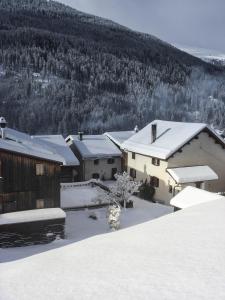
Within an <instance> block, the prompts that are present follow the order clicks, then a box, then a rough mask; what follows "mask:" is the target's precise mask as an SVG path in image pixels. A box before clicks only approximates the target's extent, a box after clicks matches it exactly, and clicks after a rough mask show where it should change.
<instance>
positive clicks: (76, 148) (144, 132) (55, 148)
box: [0, 118, 225, 221]
mask: <svg viewBox="0 0 225 300" xmlns="http://www.w3.org/2000/svg"><path fill="white" fill-rule="evenodd" d="M0 125H1V136H0V214H8V213H11V212H18V211H27V210H34V209H37V210H41V209H55V208H60V184H63V183H73V182H82V181H88V180H90V179H97V180H101V181H105V180H113V179H114V176H115V174H118V173H122V172H124V171H126V172H127V173H128V174H129V175H130V177H131V178H132V179H133V180H135V181H138V182H142V183H143V184H149V185H151V186H152V187H153V188H154V191H155V193H154V201H156V202H159V203H162V204H166V205H170V201H171V199H172V198H174V197H175V196H176V197H179V192H180V191H182V190H184V189H185V188H186V187H187V186H189V187H192V188H198V189H201V190H205V191H208V192H214V193H219V192H224V191H225V180H224V178H225V168H224V165H225V142H224V140H223V138H222V137H220V136H219V135H218V134H217V133H216V132H215V131H214V130H213V129H212V128H210V127H209V126H207V125H206V124H202V123H184V122H171V121H161V120H155V121H153V122H151V123H150V124H148V125H147V126H146V127H144V128H143V129H141V130H139V129H138V127H137V126H136V127H135V128H134V130H131V131H120V132H106V133H104V134H101V135H86V134H84V133H82V132H79V133H78V134H77V135H73V134H71V135H68V136H67V137H63V136H62V135H39V136H30V135H28V134H26V133H22V132H19V131H17V130H14V129H11V128H9V127H8V126H7V123H6V121H5V119H4V118H1V119H0ZM175 202H176V201H175ZM171 205H173V206H174V207H175V208H177V209H180V208H182V207H179V205H175V204H174V203H173V202H171ZM182 205H185V204H182ZM53 214H55V211H54V212H53ZM59 215H60V213H59ZM49 218H50V219H51V216H49ZM54 218H55V219H57V217H56V216H54V217H53V219H54ZM58 219H59V218H58ZM60 219H63V218H62V213H61V215H60ZM37 221H40V220H39V219H37Z"/></svg>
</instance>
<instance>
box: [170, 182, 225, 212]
mask: <svg viewBox="0 0 225 300" xmlns="http://www.w3.org/2000/svg"><path fill="white" fill-rule="evenodd" d="M215 200H223V201H224V200H225V197H223V196H221V195H219V194H216V193H210V192H207V191H204V190H201V189H197V188H195V187H192V186H188V187H186V188H185V189H183V190H182V191H181V192H180V193H178V194H177V195H176V196H175V197H173V198H172V199H171V201H170V204H171V205H172V206H175V207H177V208H181V209H183V208H187V207H190V206H194V205H198V204H201V203H206V202H210V201H215Z"/></svg>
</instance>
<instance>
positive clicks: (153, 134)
mask: <svg viewBox="0 0 225 300" xmlns="http://www.w3.org/2000/svg"><path fill="white" fill-rule="evenodd" d="M151 131H152V132H151V144H152V143H154V142H155V140H156V137H157V124H152V128H151Z"/></svg>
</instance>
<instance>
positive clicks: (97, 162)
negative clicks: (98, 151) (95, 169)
mask: <svg viewBox="0 0 225 300" xmlns="http://www.w3.org/2000/svg"><path fill="white" fill-rule="evenodd" d="M94 165H95V166H98V165H99V159H98V158H97V159H94Z"/></svg>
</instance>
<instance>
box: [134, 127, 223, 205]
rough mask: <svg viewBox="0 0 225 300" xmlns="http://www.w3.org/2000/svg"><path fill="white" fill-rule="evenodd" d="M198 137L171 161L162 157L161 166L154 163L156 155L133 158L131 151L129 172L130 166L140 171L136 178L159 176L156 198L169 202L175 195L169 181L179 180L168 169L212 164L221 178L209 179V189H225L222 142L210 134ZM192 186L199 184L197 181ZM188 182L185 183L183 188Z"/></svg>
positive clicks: (206, 186)
mask: <svg viewBox="0 0 225 300" xmlns="http://www.w3.org/2000/svg"><path fill="white" fill-rule="evenodd" d="M198 137H199V138H198V139H193V140H192V141H191V142H190V144H187V145H185V146H184V148H182V152H181V153H179V152H177V153H176V154H175V155H174V156H173V157H171V158H169V159H168V161H163V160H160V166H154V165H152V158H151V157H148V156H144V155H140V154H136V157H135V159H132V153H131V152H128V172H130V168H133V169H135V170H136V180H137V181H140V180H143V181H144V180H145V179H147V180H148V181H149V179H150V177H149V176H156V177H158V178H159V187H158V188H156V193H155V199H156V200H159V201H163V202H165V203H167V204H169V201H170V199H171V198H172V197H173V194H172V193H169V184H170V185H172V186H173V187H174V186H175V185H176V183H175V181H174V180H173V179H172V178H171V177H170V175H169V174H168V173H167V171H166V169H167V168H175V167H188V166H195V165H208V166H209V167H211V168H212V169H213V170H214V171H215V172H216V173H217V175H218V176H219V180H214V181H208V182H206V184H205V189H206V190H208V191H211V192H222V191H225V150H224V149H223V148H222V146H221V145H220V144H216V143H215V140H214V139H213V138H211V137H209V135H208V133H205V132H202V133H201V134H199V136H198ZM188 185H192V186H195V184H194V183H190V184H188ZM185 186H187V185H182V187H181V188H178V189H182V188H184V187H185Z"/></svg>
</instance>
